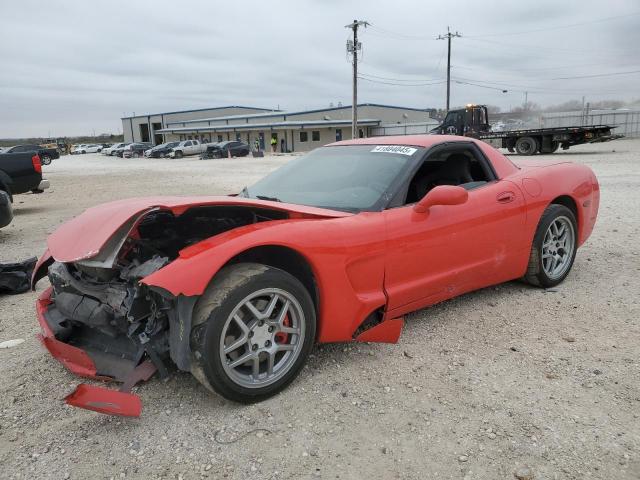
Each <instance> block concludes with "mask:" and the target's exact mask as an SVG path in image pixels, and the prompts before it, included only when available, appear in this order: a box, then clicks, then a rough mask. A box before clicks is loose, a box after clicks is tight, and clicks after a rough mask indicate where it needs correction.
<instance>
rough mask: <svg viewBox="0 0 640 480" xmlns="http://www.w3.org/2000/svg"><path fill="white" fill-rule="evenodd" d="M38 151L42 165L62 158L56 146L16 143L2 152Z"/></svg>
mask: <svg viewBox="0 0 640 480" xmlns="http://www.w3.org/2000/svg"><path fill="white" fill-rule="evenodd" d="M25 152H26V153H37V154H38V157H39V158H40V162H41V164H42V165H49V164H50V163H51V161H52V160H55V159H57V158H60V153H59V152H58V150H57V149H55V148H43V147H41V146H40V145H33V144H28V145H16V146H15V147H10V148H7V149H6V150H5V151H4V152H2V153H25Z"/></svg>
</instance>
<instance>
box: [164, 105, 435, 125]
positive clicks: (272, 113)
mask: <svg viewBox="0 0 640 480" xmlns="http://www.w3.org/2000/svg"><path fill="white" fill-rule="evenodd" d="M360 107H382V108H394V109H398V110H412V111H415V112H425V113H427V112H430V111H431V110H432V109H430V108H414V107H401V106H398V105H384V104H381V103H359V104H358V108H360ZM225 108H228V107H225ZM347 109H351V105H343V106H341V107H327V108H318V109H314V110H295V111H293V112H287V111H282V110H271V111H268V112H262V113H247V114H236V115H226V116H221V117H211V118H200V119H194V120H182V121H180V120H176V121H173V122H167V125H175V124H183V123H184V124H186V123H200V122H209V121H211V122H212V121H220V120H237V119H242V118H259V117H280V116H283V115H285V116H289V115H291V116H293V115H304V114H308V113H321V112H332V111H336V110H347Z"/></svg>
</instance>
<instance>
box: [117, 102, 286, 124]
mask: <svg viewBox="0 0 640 480" xmlns="http://www.w3.org/2000/svg"><path fill="white" fill-rule="evenodd" d="M227 108H244V109H247V110H264V111H265V112H279V111H280V110H274V109H273V108H261V107H245V106H242V105H227V106H224V107H209V108H196V109H193V110H176V111H174V112H160V113H145V114H144V115H131V116H128V117H121V118H120V119H121V120H128V119H130V118H144V117H155V116H157V115H172V114H174V113H191V112H205V111H207V110H225V109H227ZM213 118H221V117H213ZM180 123H182V122H180Z"/></svg>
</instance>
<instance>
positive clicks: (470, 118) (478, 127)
mask: <svg viewBox="0 0 640 480" xmlns="http://www.w3.org/2000/svg"><path fill="white" fill-rule="evenodd" d="M490 130H491V127H490V125H489V114H488V113H487V107H486V106H485V105H473V104H469V105H467V106H466V107H465V108H461V109H458V110H449V112H448V113H447V116H446V117H445V119H444V121H443V122H442V123H441V124H440V125H438V126H437V127H436V128H434V129H433V130H432V131H431V132H432V133H438V134H440V135H460V136H469V137H475V136H477V135H478V134H479V133H482V132H488V131H490Z"/></svg>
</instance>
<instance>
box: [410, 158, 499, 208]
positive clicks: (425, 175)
mask: <svg viewBox="0 0 640 480" xmlns="http://www.w3.org/2000/svg"><path fill="white" fill-rule="evenodd" d="M493 179H494V177H493V172H492V171H491V170H490V169H489V166H488V165H487V160H486V159H485V158H484V157H483V156H482V154H480V153H479V152H478V151H477V150H476V149H474V148H472V147H452V148H447V149H442V150H438V151H436V152H434V153H432V154H430V155H429V156H428V157H427V158H426V159H425V160H424V162H423V164H422V165H421V166H420V168H419V169H418V171H417V172H416V173H415V175H414V176H413V178H412V179H411V181H410V182H409V184H408V187H407V193H406V197H405V201H404V202H403V204H404V205H407V204H411V203H416V202H418V201H419V200H421V199H422V198H423V197H424V196H425V195H426V194H427V193H429V192H430V191H431V190H432V189H433V188H435V187H437V186H439V185H455V186H460V187H462V188H464V189H466V190H473V189H475V188H478V187H481V186H483V185H484V184H486V183H488V182H490V181H492V180H493Z"/></svg>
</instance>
